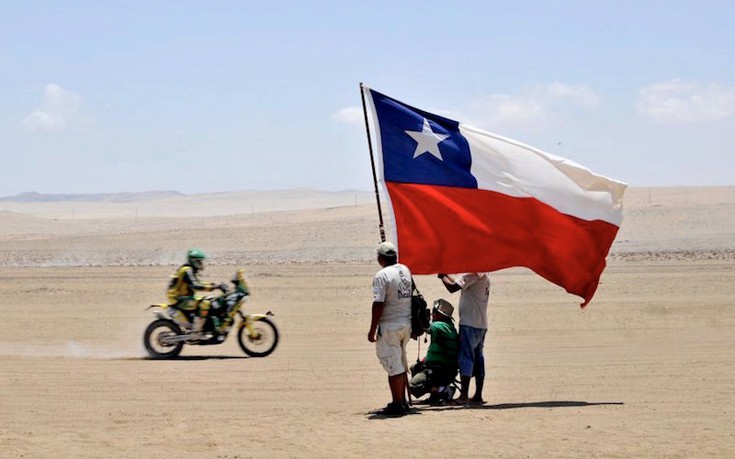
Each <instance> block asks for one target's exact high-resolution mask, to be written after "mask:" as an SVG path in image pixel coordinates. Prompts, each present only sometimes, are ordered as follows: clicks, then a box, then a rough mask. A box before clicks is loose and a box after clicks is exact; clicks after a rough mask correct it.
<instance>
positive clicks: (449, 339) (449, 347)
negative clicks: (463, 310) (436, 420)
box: [409, 299, 459, 405]
mask: <svg viewBox="0 0 735 459" xmlns="http://www.w3.org/2000/svg"><path fill="white" fill-rule="evenodd" d="M453 312H454V307H453V306H452V305H451V304H450V303H449V302H448V301H446V300H443V299H438V300H436V301H435V302H434V307H433V308H432V311H431V325H430V326H429V330H428V334H429V335H430V336H431V344H429V348H428V349H427V351H426V357H425V358H424V360H423V361H420V362H417V363H416V365H414V366H413V367H412V368H411V374H412V375H413V377H412V378H411V381H410V382H409V389H410V391H411V394H412V395H413V396H414V397H421V396H423V395H424V394H426V393H427V392H431V395H430V396H429V403H430V404H432V405H440V404H442V403H444V402H448V401H449V400H451V399H452V396H453V395H454V390H453V389H454V388H453V387H452V383H453V382H454V379H455V378H456V376H457V350H458V348H459V335H458V334H457V329H456V328H455V327H454V323H453V321H454V319H453V318H452V313H453Z"/></svg>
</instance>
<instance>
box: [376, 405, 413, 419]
mask: <svg viewBox="0 0 735 459" xmlns="http://www.w3.org/2000/svg"><path fill="white" fill-rule="evenodd" d="M408 410H409V407H408V404H407V403H394V402H390V403H389V404H387V405H386V406H385V408H383V409H382V410H380V412H379V413H378V414H382V415H383V416H404V415H406V414H408Z"/></svg>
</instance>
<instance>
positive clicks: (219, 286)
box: [217, 283, 227, 293]
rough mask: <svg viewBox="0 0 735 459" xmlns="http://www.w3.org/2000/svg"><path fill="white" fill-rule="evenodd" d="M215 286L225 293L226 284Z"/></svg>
mask: <svg viewBox="0 0 735 459" xmlns="http://www.w3.org/2000/svg"><path fill="white" fill-rule="evenodd" d="M217 288H218V289H220V290H222V293H227V284H224V283H223V284H219V285H218V286H217Z"/></svg>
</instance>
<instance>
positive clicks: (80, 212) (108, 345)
mask: <svg viewBox="0 0 735 459" xmlns="http://www.w3.org/2000/svg"><path fill="white" fill-rule="evenodd" d="M372 199H373V196H372V195H371V193H364V192H344V193H322V192H313V191H309V190H291V191H281V192H243V193H221V194H213V195H194V196H180V197H168V198H165V199H147V200H139V201H134V202H94V203H84V202H73V203H72V202H46V203H32V202H23V203H18V202H15V203H14V202H0V457H8V458H16V457H25V458H28V457H31V458H35V457H39V458H46V457H48V458H58V457H94V458H98V457H121V458H128V457H130V458H140V457H145V458H149V457H150V458H158V457H161V458H162V457H202V458H238V457H239V458H246V457H364V456H368V455H371V456H388V455H395V456H396V457H735V187H711V188H652V189H649V188H632V189H629V190H628V192H627V193H626V198H625V217H624V222H623V226H622V228H621V231H620V233H619V235H618V239H617V241H616V242H615V244H614V245H613V248H612V250H611V253H610V255H609V257H608V268H607V269H606V271H605V272H604V274H603V276H602V281H601V285H600V287H599V289H598V291H597V294H596V296H595V298H594V299H593V301H592V302H591V303H590V305H589V306H587V307H586V308H585V309H581V308H580V307H579V303H580V299H579V298H577V297H575V296H572V295H569V294H567V293H566V292H564V291H563V290H562V289H561V288H560V287H557V286H555V285H552V284H550V283H548V282H547V281H545V280H543V279H542V278H540V277H539V276H537V275H535V274H534V273H532V272H530V271H528V270H525V269H522V268H513V269H508V270H503V271H499V272H496V273H494V274H493V277H492V288H491V306H490V311H489V318H490V330H489V332H488V337H487V341H486V360H487V380H486V389H485V398H486V400H487V404H486V405H484V406H482V407H471V408H466V407H430V406H428V405H424V404H420V403H418V404H416V406H415V409H414V410H413V413H412V414H410V415H408V416H405V417H402V418H383V417H381V416H376V415H374V414H372V412H373V411H374V410H376V409H379V408H381V407H382V406H384V405H385V403H387V401H388V399H389V392H388V387H387V378H386V375H385V373H384V372H383V370H382V368H381V367H380V364H379V363H378V361H377V359H376V357H375V355H374V347H373V345H372V344H370V343H368V341H367V338H366V334H367V328H368V325H369V321H370V304H371V287H370V285H371V280H372V276H373V274H374V273H375V271H376V270H377V269H378V268H379V267H378V265H377V264H376V263H375V261H374V247H375V245H376V244H377V242H379V236H378V231H377V224H378V223H377V222H378V219H377V213H376V207H375V204H374V201H372ZM196 217H199V218H196ZM190 247H199V248H201V249H202V250H204V251H205V252H207V253H208V254H209V255H210V256H211V263H210V264H209V265H208V267H207V269H206V270H205V272H204V277H206V278H207V279H209V280H217V281H224V280H227V279H228V278H229V277H230V276H231V275H232V273H233V272H234V271H235V270H236V269H237V268H239V267H242V268H245V269H246V270H247V272H248V276H249V279H250V285H251V288H252V296H251V299H250V301H249V302H248V304H247V309H248V310H249V311H252V312H265V311H267V310H271V311H273V313H275V321H276V323H277V325H278V327H279V330H280V332H281V341H280V344H279V346H278V348H277V349H276V351H275V352H274V353H273V354H272V355H271V356H269V357H266V358H260V359H259V358H247V357H246V356H245V355H244V354H243V353H242V352H241V351H240V349H239V347H238V346H237V343H236V340H235V339H234V336H230V337H229V338H228V340H227V341H226V342H225V343H224V344H222V345H220V346H209V347H185V349H184V351H183V353H182V357H181V358H179V359H175V360H169V361H154V360H149V359H147V358H146V357H145V351H144V350H143V346H142V340H141V337H142V333H143V330H144V328H145V326H146V325H147V323H149V322H150V321H151V320H152V319H153V316H152V315H151V314H150V312H147V311H145V310H144V309H145V307H146V306H147V305H148V304H150V303H154V302H159V301H163V300H164V292H165V284H166V281H167V279H168V276H169V275H170V274H171V273H172V272H173V270H174V269H175V268H176V267H177V265H178V264H179V263H180V262H181V261H183V260H182V259H183V256H184V253H185V251H186V250H187V249H188V248H190ZM416 281H417V283H418V285H419V287H420V289H421V290H422V292H423V293H424V295H425V296H426V297H427V298H428V299H430V300H432V299H436V298H439V297H442V298H446V299H448V300H449V301H451V302H453V303H454V304H455V305H456V301H457V297H456V296H453V295H450V294H448V293H447V292H446V291H445V290H444V289H443V288H442V287H441V285H440V283H439V282H438V280H437V279H436V278H435V277H433V276H417V278H416ZM426 346H427V344H425V343H424V342H423V341H419V342H416V341H412V343H411V345H410V346H409V350H408V354H409V360H415V359H416V358H417V356H418V355H419V354H423V352H424V351H425V349H426Z"/></svg>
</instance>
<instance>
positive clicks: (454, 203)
mask: <svg viewBox="0 0 735 459" xmlns="http://www.w3.org/2000/svg"><path fill="white" fill-rule="evenodd" d="M386 186H387V189H388V192H389V194H390V199H391V204H392V207H393V213H394V217H395V225H396V231H397V239H398V252H399V256H400V261H401V263H404V264H406V265H407V266H408V267H409V268H410V269H411V271H412V272H413V273H415V274H434V273H437V272H446V273H457V272H485V271H495V270H498V269H503V268H508V267H511V266H525V267H527V268H530V269H531V270H533V271H535V272H536V273H537V274H539V275H540V276H542V277H544V278H545V279H547V280H549V281H551V282H553V283H555V284H557V285H560V286H562V287H564V288H565V289H566V291H567V292H569V293H573V294H575V295H579V296H581V297H582V298H584V300H585V302H584V304H586V303H587V302H588V301H589V300H590V299H591V298H592V296H593V295H594V293H595V290H597V285H598V283H599V279H600V275H601V273H602V271H603V269H604V268H605V257H606V256H607V253H608V251H609V250H610V246H611V245H612V242H613V240H614V239H615V235H616V234H617V232H618V227H617V226H615V225H613V224H611V223H608V222H604V221H601V220H594V221H587V220H583V219H580V218H577V217H572V216H570V215H565V214H562V213H560V212H559V211H557V210H555V209H554V208H553V207H550V206H548V205H546V204H543V203H542V202H540V201H538V200H537V199H534V198H516V197H511V196H507V195H504V194H502V193H497V192H494V191H487V190H479V189H468V188H455V187H445V186H435V185H419V184H409V183H390V182H389V183H386ZM427 247H430V248H431V249H430V250H427Z"/></svg>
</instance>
